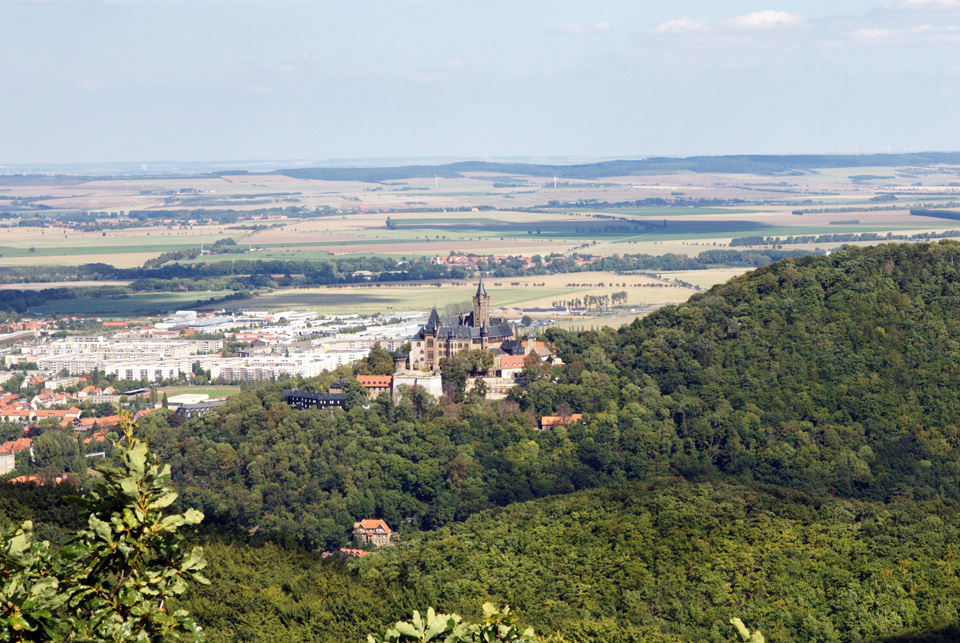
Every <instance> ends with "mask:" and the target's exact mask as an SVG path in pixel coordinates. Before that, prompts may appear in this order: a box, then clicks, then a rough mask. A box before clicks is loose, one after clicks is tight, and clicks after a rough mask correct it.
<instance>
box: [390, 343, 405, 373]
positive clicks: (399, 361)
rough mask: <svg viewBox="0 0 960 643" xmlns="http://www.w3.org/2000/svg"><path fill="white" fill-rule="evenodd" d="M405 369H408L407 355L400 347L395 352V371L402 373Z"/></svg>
mask: <svg viewBox="0 0 960 643" xmlns="http://www.w3.org/2000/svg"><path fill="white" fill-rule="evenodd" d="M405 370H407V356H406V355H404V353H403V351H402V350H400V349H399V348H398V349H397V352H396V353H394V354H393V372H394V373H402V372H403V371H405Z"/></svg>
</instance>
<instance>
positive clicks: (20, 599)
mask: <svg viewBox="0 0 960 643" xmlns="http://www.w3.org/2000/svg"><path fill="white" fill-rule="evenodd" d="M126 429H127V431H126V442H127V443H126V445H125V446H124V447H123V448H122V449H121V450H120V465H119V466H118V467H104V468H102V469H101V474H102V476H103V479H102V481H101V482H100V484H98V485H97V486H96V487H95V488H94V489H93V490H91V491H90V492H88V493H87V494H85V495H84V496H82V497H78V498H76V499H75V502H76V503H77V504H78V505H79V506H80V507H81V508H82V509H83V510H84V511H85V512H88V513H89V518H88V521H87V528H86V529H80V530H79V531H77V532H76V533H75V534H74V535H73V537H72V538H70V539H69V540H68V542H67V543H66V544H65V545H64V546H63V547H61V548H60V549H59V550H57V551H54V550H53V549H52V547H51V546H50V543H49V542H48V541H43V542H38V541H36V539H35V538H34V537H33V524H32V522H30V521H27V522H24V523H23V524H22V525H20V526H19V527H17V528H14V529H11V530H6V531H4V532H3V534H2V536H0V580H2V583H3V584H2V588H0V621H2V622H3V623H4V624H5V625H6V627H4V628H3V629H2V631H0V640H3V641H41V640H42V641H46V640H51V639H57V640H61V639H62V640H66V641H116V642H119V641H144V642H145V641H155V640H162V639H165V638H170V639H180V638H184V637H185V638H187V639H189V640H197V641H199V640H202V639H203V636H202V632H201V630H200V629H199V627H198V626H197V625H196V624H195V623H194V622H193V620H192V619H191V618H190V617H189V615H188V614H187V612H186V611H184V610H179V609H172V608H171V607H170V605H169V602H170V600H171V599H174V598H176V597H179V596H182V595H183V594H184V593H185V592H186V590H187V586H188V581H194V582H199V583H206V582H207V580H206V579H205V578H204V576H203V574H202V573H201V570H202V569H203V567H204V566H205V564H206V563H205V561H204V558H203V551H202V550H201V549H200V548H199V547H194V548H193V549H191V550H190V551H186V550H185V549H184V548H183V535H182V534H181V533H178V530H179V529H180V528H181V527H184V526H187V525H195V524H198V523H199V522H200V521H201V520H202V518H203V515H202V514H200V513H199V512H197V511H196V510H193V509H191V510H188V511H186V512H185V513H183V514H171V515H166V516H165V515H163V511H162V510H163V509H164V508H166V507H169V506H170V505H171V504H172V503H173V502H174V501H175V500H176V498H177V493H176V492H175V491H173V490H172V489H170V488H169V487H168V486H167V483H168V481H169V467H166V466H163V465H161V463H160V462H159V460H158V459H157V458H156V456H154V455H153V454H151V453H150V451H149V450H148V448H147V445H146V443H144V442H142V441H140V440H138V439H136V438H134V437H133V435H132V432H131V431H132V428H131V427H130V426H129V425H128V426H127V427H126Z"/></svg>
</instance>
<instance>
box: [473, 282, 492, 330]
mask: <svg viewBox="0 0 960 643" xmlns="http://www.w3.org/2000/svg"><path fill="white" fill-rule="evenodd" d="M472 321H473V327H474V328H482V327H483V326H486V325H487V322H488V321H490V295H488V294H487V289H486V288H484V287H483V275H480V284H479V285H478V286H477V294H476V295H474V296H473V320H472Z"/></svg>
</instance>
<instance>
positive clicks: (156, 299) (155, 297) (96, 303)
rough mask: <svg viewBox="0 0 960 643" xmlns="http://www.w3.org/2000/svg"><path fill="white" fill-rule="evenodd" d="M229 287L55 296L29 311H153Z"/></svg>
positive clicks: (191, 301)
mask: <svg viewBox="0 0 960 643" xmlns="http://www.w3.org/2000/svg"><path fill="white" fill-rule="evenodd" d="M231 294H233V291H231V290H198V291H194V292H175V293H174V292H162V293H144V294H137V295H130V296H129V297H124V298H122V299H92V298H91V299H59V300H55V301H51V302H49V303H46V304H44V305H42V306H35V307H33V308H31V309H30V311H29V312H31V313H42V314H63V315H103V316H108V317H109V316H111V315H116V316H125V315H133V314H156V313H166V312H171V311H174V310H177V309H181V308H191V307H194V306H195V305H196V304H197V302H199V301H204V300H207V299H211V298H222V297H226V296H228V295H231Z"/></svg>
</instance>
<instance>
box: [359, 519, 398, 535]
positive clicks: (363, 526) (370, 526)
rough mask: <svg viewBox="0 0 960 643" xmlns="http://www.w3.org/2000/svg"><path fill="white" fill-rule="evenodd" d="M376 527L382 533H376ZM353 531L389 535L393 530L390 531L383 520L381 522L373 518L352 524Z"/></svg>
mask: <svg viewBox="0 0 960 643" xmlns="http://www.w3.org/2000/svg"><path fill="white" fill-rule="evenodd" d="M378 527H379V528H381V529H382V530H383V531H380V532H378V531H377V528H378ZM353 530H354V531H357V530H360V531H369V532H373V533H383V534H389V533H392V532H393V530H392V529H390V526H389V525H387V523H386V521H383V520H381V519H379V518H376V519H374V518H365V519H364V520H361V521H360V522H355V523H353Z"/></svg>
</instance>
